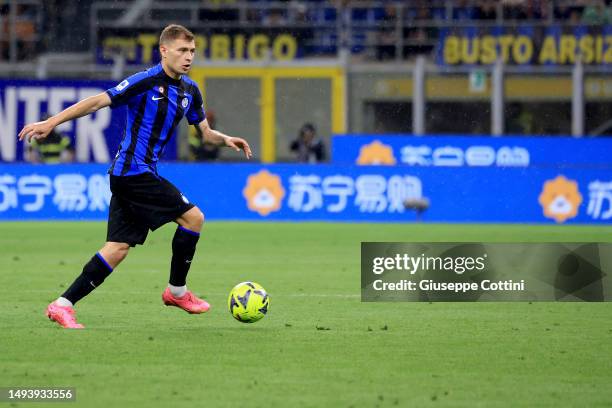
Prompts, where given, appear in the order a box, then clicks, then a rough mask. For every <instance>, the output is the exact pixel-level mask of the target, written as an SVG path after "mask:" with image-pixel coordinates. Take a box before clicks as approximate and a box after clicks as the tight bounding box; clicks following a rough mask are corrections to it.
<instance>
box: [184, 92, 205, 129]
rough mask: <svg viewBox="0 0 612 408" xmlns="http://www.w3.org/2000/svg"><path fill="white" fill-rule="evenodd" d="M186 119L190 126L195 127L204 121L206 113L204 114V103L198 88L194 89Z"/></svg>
mask: <svg viewBox="0 0 612 408" xmlns="http://www.w3.org/2000/svg"><path fill="white" fill-rule="evenodd" d="M185 116H186V117H187V122H189V124H190V125H197V124H198V123H200V122H202V121H203V120H204V119H206V112H204V101H203V100H202V94H201V93H200V90H199V89H198V88H195V92H194V95H193V102H192V103H191V106H190V107H189V110H188V111H187V114H186V115H185Z"/></svg>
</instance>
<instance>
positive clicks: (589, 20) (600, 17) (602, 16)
mask: <svg viewBox="0 0 612 408" xmlns="http://www.w3.org/2000/svg"><path fill="white" fill-rule="evenodd" d="M582 22H583V23H584V24H588V25H606V24H612V6H609V7H606V3H605V2H604V0H595V1H594V2H592V3H590V4H589V5H588V6H586V7H585V8H584V11H583V12H582Z"/></svg>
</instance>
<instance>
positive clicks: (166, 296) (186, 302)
mask: <svg viewBox="0 0 612 408" xmlns="http://www.w3.org/2000/svg"><path fill="white" fill-rule="evenodd" d="M162 300H163V301H164V304H165V305H166V306H176V307H180V308H181V309H183V310H184V311H186V312H188V313H192V314H194V313H204V312H207V311H208V309H210V305H209V304H208V303H207V302H206V301H204V300H202V299H200V298H198V297H197V296H196V295H194V294H193V292H191V291H189V290H188V291H187V292H186V293H185V294H184V295H183V296H181V297H180V298H177V297H174V295H172V293H171V292H170V288H166V290H164V293H162Z"/></svg>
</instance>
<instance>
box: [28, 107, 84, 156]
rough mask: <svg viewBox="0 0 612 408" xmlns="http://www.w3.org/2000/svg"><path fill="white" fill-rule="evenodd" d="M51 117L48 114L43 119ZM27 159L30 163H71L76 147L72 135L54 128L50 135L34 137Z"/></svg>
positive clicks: (29, 146)
mask: <svg viewBox="0 0 612 408" xmlns="http://www.w3.org/2000/svg"><path fill="white" fill-rule="evenodd" d="M48 118H49V115H46V116H45V117H44V118H43V120H46V119H48ZM26 160H27V161H29V162H30V163H44V164H57V163H70V162H72V161H74V147H73V145H72V140H71V139H70V137H68V136H66V135H64V134H63V133H60V132H59V131H58V130H57V129H53V131H51V133H49V136H47V137H46V138H44V139H41V140H34V139H32V143H30V144H29V145H28V150H27V151H26Z"/></svg>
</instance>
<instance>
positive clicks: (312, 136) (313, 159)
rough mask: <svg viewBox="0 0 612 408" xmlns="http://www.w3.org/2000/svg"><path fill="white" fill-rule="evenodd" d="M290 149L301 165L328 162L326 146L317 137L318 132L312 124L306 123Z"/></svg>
mask: <svg viewBox="0 0 612 408" xmlns="http://www.w3.org/2000/svg"><path fill="white" fill-rule="evenodd" d="M290 149H291V151H292V152H294V153H295V154H296V158H297V161H298V162H300V163H318V162H322V161H325V160H326V153H325V145H324V143H323V140H321V139H320V138H318V137H317V130H316V128H315V127H314V125H312V124H311V123H305V124H304V125H303V126H302V128H301V129H300V133H299V135H298V137H297V139H296V140H294V141H293V142H291V146H290Z"/></svg>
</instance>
